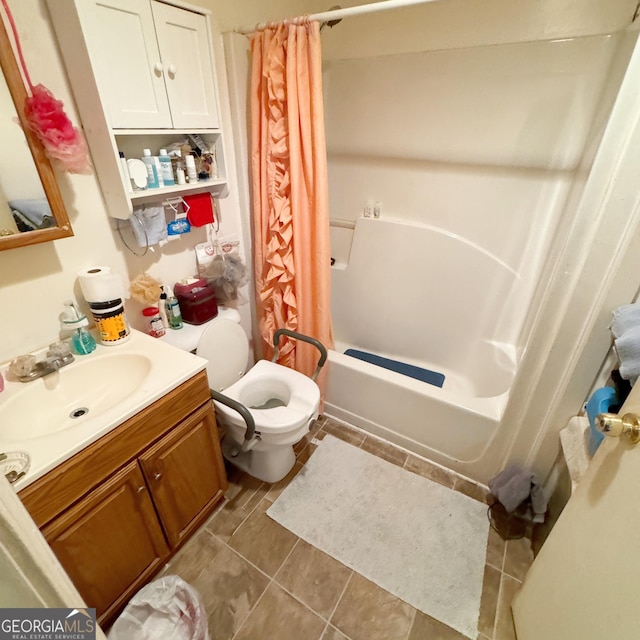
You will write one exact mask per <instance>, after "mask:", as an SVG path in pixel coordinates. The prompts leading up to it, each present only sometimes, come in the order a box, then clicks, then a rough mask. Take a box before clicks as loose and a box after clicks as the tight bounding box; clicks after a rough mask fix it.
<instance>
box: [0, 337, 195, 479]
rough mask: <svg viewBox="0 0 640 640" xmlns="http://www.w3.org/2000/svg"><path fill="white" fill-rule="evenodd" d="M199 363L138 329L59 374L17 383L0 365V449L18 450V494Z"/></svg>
mask: <svg viewBox="0 0 640 640" xmlns="http://www.w3.org/2000/svg"><path fill="white" fill-rule="evenodd" d="M205 365H206V360H204V359H203V358H199V357H198V356H195V355H193V354H192V353H189V352H187V351H183V350H181V349H177V348H176V347H173V346H171V345H169V344H166V343H165V342H163V341H161V340H157V339H156V338H151V337H150V336H148V335H146V334H144V333H140V332H138V331H132V332H131V338H130V339H129V340H128V341H127V342H124V343H122V344H119V345H114V346H103V345H98V347H97V348H96V350H95V351H94V352H93V353H91V354H89V355H86V356H76V359H75V362H73V363H71V364H70V365H67V366H66V367H63V368H62V369H60V370H59V371H56V372H54V373H50V374H49V375H47V376H44V377H42V378H38V379H36V380H33V381H31V382H17V381H14V380H11V377H10V376H8V375H7V368H8V363H5V364H4V365H0V372H1V373H2V375H3V376H4V378H5V390H4V391H3V392H2V393H0V452H10V451H25V452H26V453H27V454H28V455H29V456H30V459H31V466H30V468H29V471H28V473H27V475H26V476H25V477H23V478H22V479H21V480H19V481H18V482H17V483H16V484H15V485H14V486H15V487H16V489H18V490H19V489H22V488H23V487H25V486H26V485H28V484H30V483H31V482H33V481H34V480H36V479H37V478H39V477H41V476H42V475H44V474H45V473H46V472H47V471H49V470H51V469H53V468H54V467H55V466H56V465H58V464H60V463H61V462H63V461H64V460H66V459H67V458H70V457H71V456H72V455H73V454H75V453H77V452H78V451H80V450H81V449H83V448H84V447H86V446H87V445H89V444H91V443H92V442H95V441H96V440H98V439H99V438H100V437H101V436H103V435H104V434H106V433H107V432H109V431H110V430H111V429H114V428H115V427H117V426H118V425H120V424H122V423H123V422H124V421H125V420H127V419H128V418H130V417H131V416H133V415H135V414H136V413H138V412H139V411H141V410H142V409H144V408H145V407H147V406H149V405H150V404H152V403H153V402H155V401H156V400H158V399H159V398H161V397H162V396H163V395H165V394H166V393H167V392H169V391H171V389H175V388H176V387H177V386H179V385H180V384H182V383H183V382H185V381H186V380H188V379H189V378H191V377H193V376H194V375H195V374H196V373H198V372H199V371H202V370H203V369H204V368H205Z"/></svg>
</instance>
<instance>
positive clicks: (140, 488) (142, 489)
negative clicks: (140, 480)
mask: <svg viewBox="0 0 640 640" xmlns="http://www.w3.org/2000/svg"><path fill="white" fill-rule="evenodd" d="M144 490H145V486H144V485H142V486H141V487H138V493H142V492H143V491H144Z"/></svg>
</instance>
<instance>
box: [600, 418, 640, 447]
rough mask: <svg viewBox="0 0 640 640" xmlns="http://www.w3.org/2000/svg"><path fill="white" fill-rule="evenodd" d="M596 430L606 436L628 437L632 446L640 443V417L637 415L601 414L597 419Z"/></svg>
mask: <svg viewBox="0 0 640 640" xmlns="http://www.w3.org/2000/svg"><path fill="white" fill-rule="evenodd" d="M596 428H597V429H598V431H600V432H601V433H603V434H604V435H605V436H613V437H614V438H619V437H622V436H624V437H626V438H628V439H629V441H630V442H631V444H638V442H640V417H638V416H637V415H636V414H635V413H625V414H624V415H623V416H619V415H618V414H616V413H600V414H598V416H597V417H596Z"/></svg>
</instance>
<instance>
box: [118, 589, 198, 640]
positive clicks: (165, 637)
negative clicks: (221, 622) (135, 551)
mask: <svg viewBox="0 0 640 640" xmlns="http://www.w3.org/2000/svg"><path fill="white" fill-rule="evenodd" d="M108 638H109V640H132V638H135V639H136V640H210V638H209V627H208V622H207V614H206V612H205V610H204V606H203V605H202V602H201V601H200V596H199V595H198V592H197V591H196V590H195V589H194V588H193V587H192V586H191V585H190V584H188V583H186V582H185V581H184V580H183V579H182V578H180V577H179V576H164V577H163V578H160V579H158V580H155V581H154V582H150V583H149V584H148V585H147V586H146V587H143V588H142V589H141V590H140V591H138V593H137V594H136V595H135V596H133V598H132V599H131V600H130V602H129V604H128V605H127V606H126V607H125V609H124V611H123V612H122V613H121V614H120V617H119V618H118V619H117V620H116V621H115V623H114V624H113V626H112V627H111V631H110V632H109V635H108Z"/></svg>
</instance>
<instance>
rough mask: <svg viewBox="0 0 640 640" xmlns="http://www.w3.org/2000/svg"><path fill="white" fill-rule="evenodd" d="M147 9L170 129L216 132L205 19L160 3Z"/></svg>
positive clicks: (214, 91) (214, 95)
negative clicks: (156, 40)
mask: <svg viewBox="0 0 640 640" xmlns="http://www.w3.org/2000/svg"><path fill="white" fill-rule="evenodd" d="M151 7H152V10H153V18H154V22H155V27H156V35H157V37H158V46H159V48H160V56H161V57H162V66H163V69H164V83H165V86H166V88H167V95H168V97H169V106H170V109H171V119H172V121H173V126H174V128H176V129H188V128H200V129H211V128H214V129H215V128H218V127H219V126H220V123H219V119H218V107H217V103H216V90H215V82H214V75H213V65H212V62H211V55H212V51H211V43H210V42H209V34H208V30H207V22H206V21H207V18H206V17H205V16H203V15H199V14H197V13H193V12H191V11H185V10H183V9H179V8H177V7H172V6H170V5H168V4H163V3H162V2H152V3H151Z"/></svg>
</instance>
